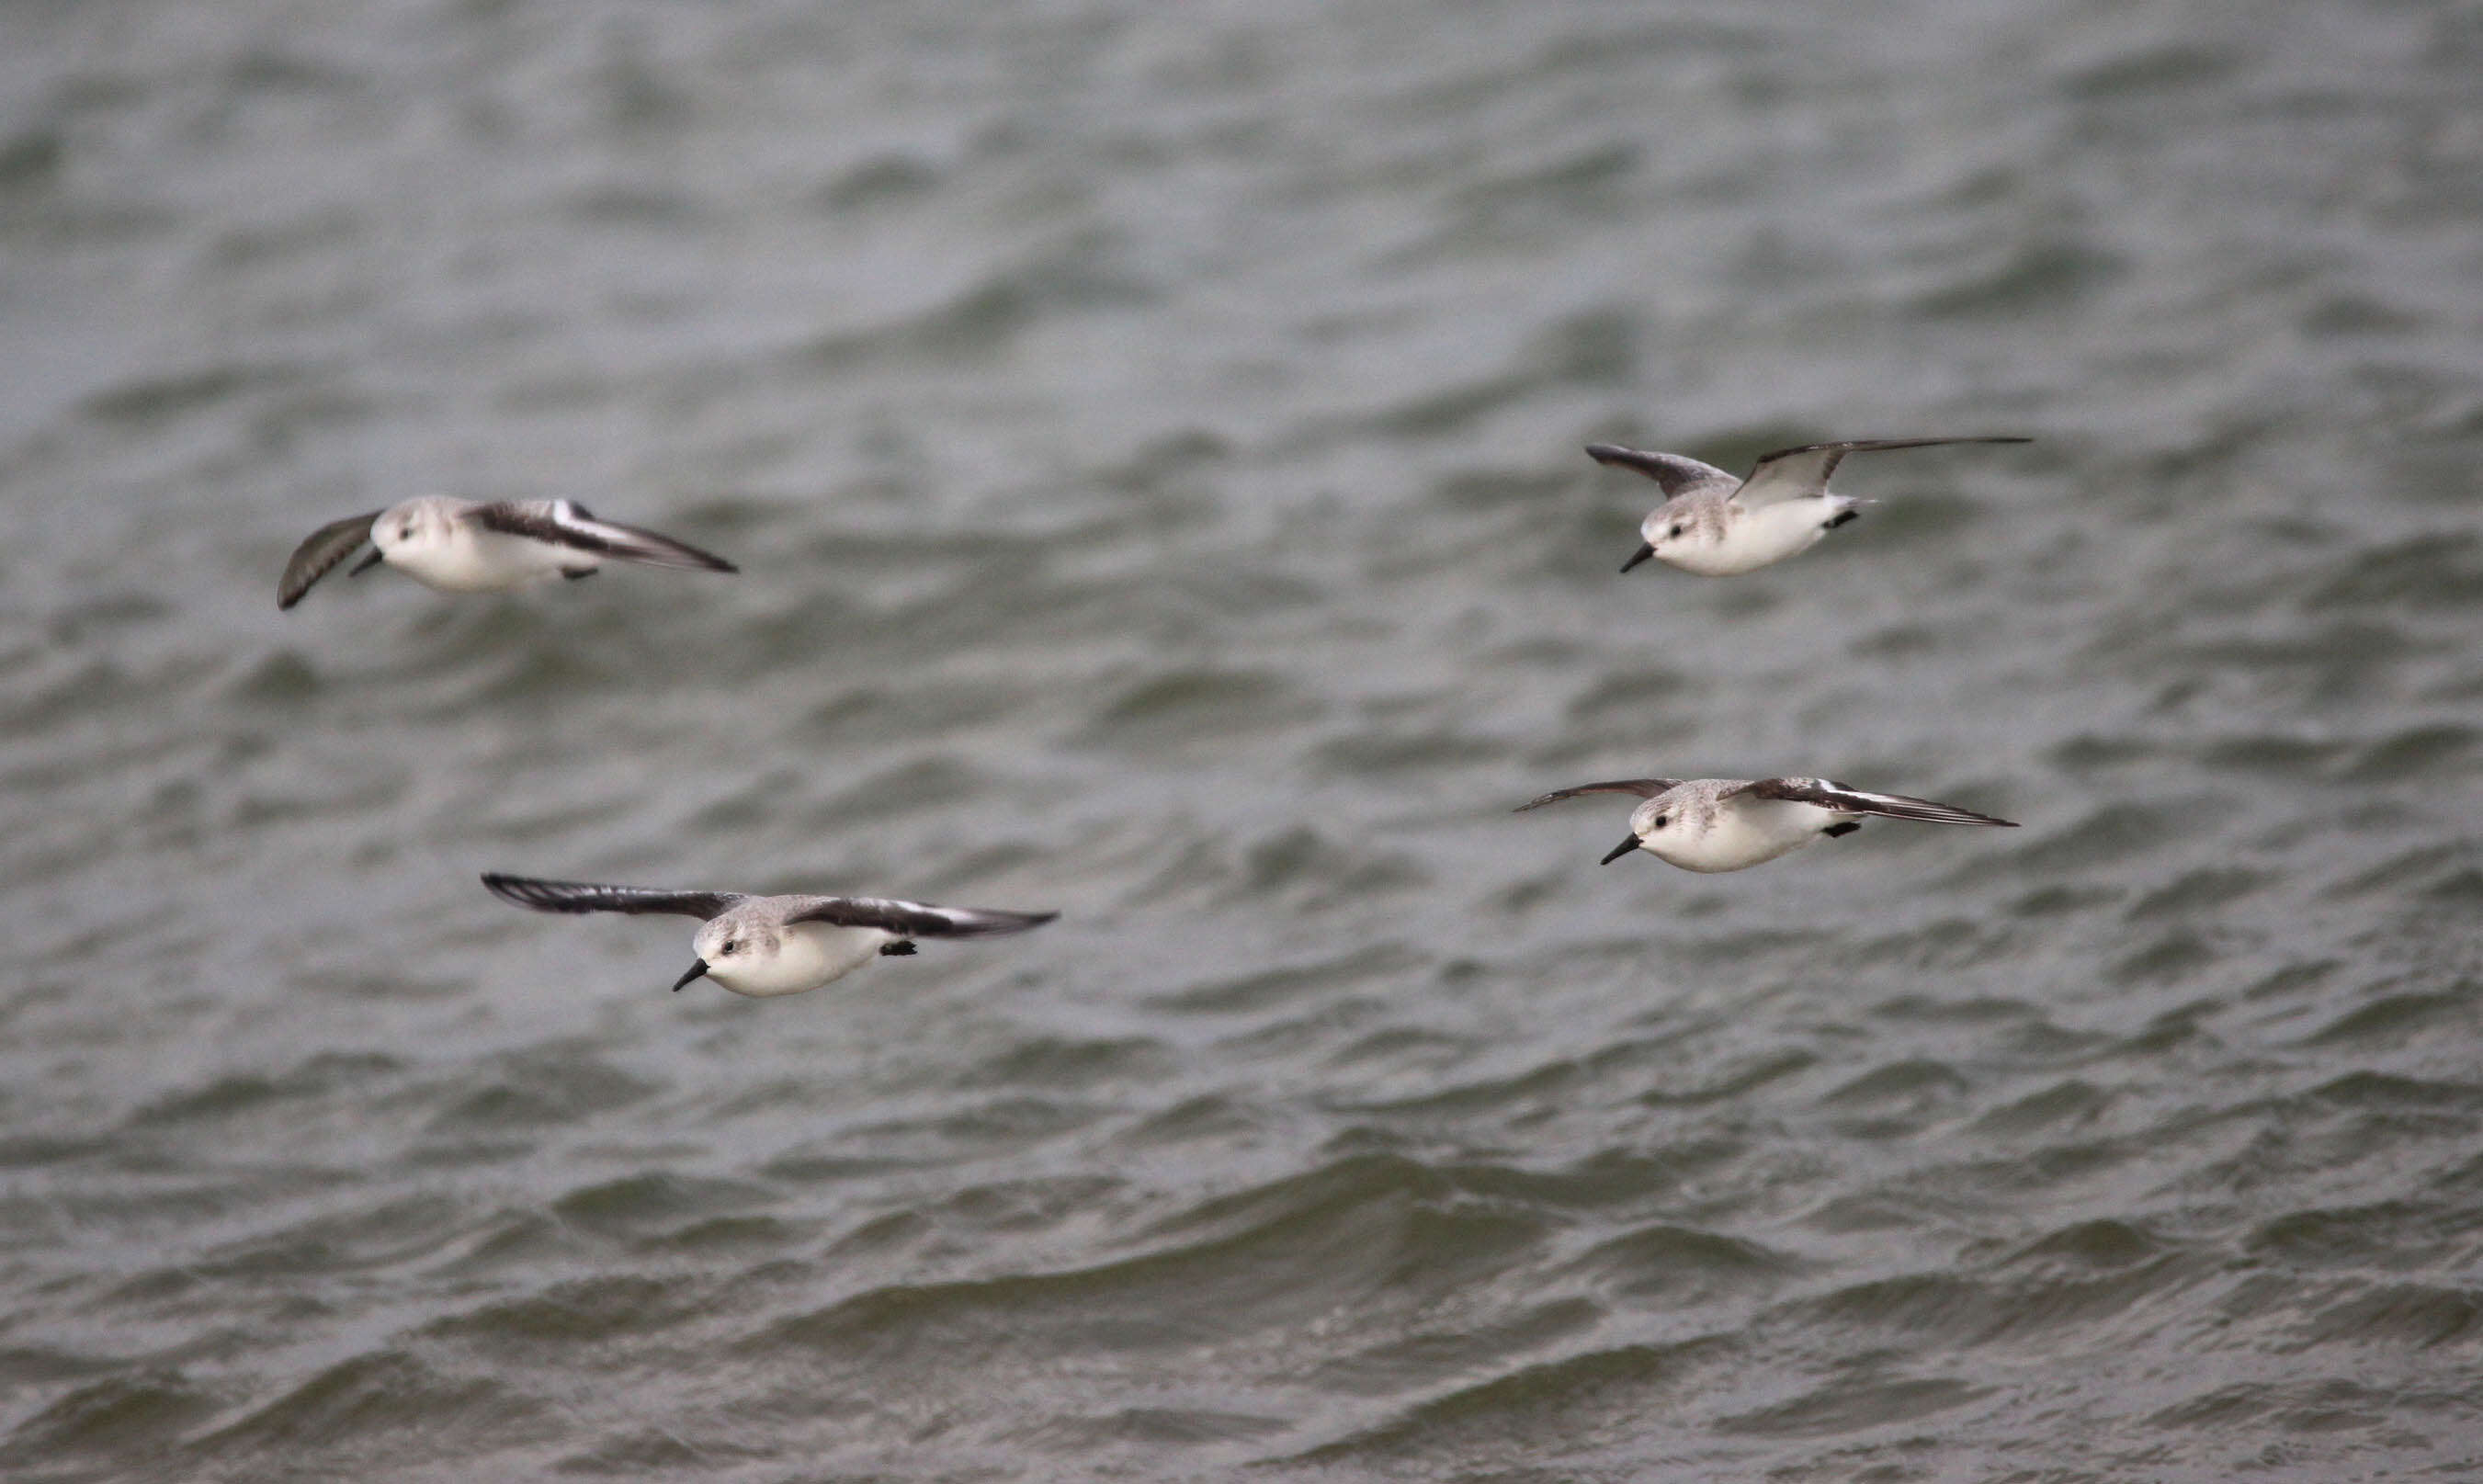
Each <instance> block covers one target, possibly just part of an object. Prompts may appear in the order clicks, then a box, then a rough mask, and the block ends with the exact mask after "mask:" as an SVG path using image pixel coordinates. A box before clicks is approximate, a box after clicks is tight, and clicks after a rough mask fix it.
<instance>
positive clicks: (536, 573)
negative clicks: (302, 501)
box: [276, 494, 740, 608]
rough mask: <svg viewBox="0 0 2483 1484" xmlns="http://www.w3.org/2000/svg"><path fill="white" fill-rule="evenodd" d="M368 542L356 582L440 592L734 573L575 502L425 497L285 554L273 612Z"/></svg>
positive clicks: (340, 526)
mask: <svg viewBox="0 0 2483 1484" xmlns="http://www.w3.org/2000/svg"><path fill="white" fill-rule="evenodd" d="M365 541H368V542H369V543H371V545H372V546H373V547H374V548H375V549H373V550H372V552H371V554H370V555H368V556H366V557H364V558H362V560H361V561H360V562H359V563H358V564H356V565H355V567H354V568H353V570H352V571H350V572H349V573H347V575H349V576H355V577H359V576H360V575H361V574H362V573H364V572H366V571H369V570H371V569H372V568H374V567H377V566H379V565H380V564H381V563H383V562H385V563H387V565H388V566H390V567H393V568H396V569H397V570H400V571H403V572H404V573H405V574H406V575H407V576H409V577H412V578H414V580H415V581H416V582H419V583H421V584H422V585H423V586H425V587H429V588H436V589H438V590H439V591H441V592H442V593H497V592H501V591H503V590H505V589H508V588H515V587H523V586H524V585H525V584H527V583H529V582H540V581H544V580H546V579H548V578H552V577H571V578H576V577H587V576H592V575H593V574H594V573H595V571H596V570H597V569H598V568H600V567H601V566H602V565H603V563H604V562H605V561H606V560H607V559H608V560H612V561H620V562H639V563H644V564H645V565H647V566H649V567H674V568H681V569H683V570H690V571H709V572H731V571H739V570H740V569H739V568H737V567H735V566H734V565H733V564H732V563H731V562H728V561H726V560H725V559H724V558H722V557H720V556H713V555H710V554H709V553H708V552H705V551H701V550H700V549H698V548H697V547H696V546H693V545H690V544H688V543H685V542H678V541H675V540H673V539H672V538H671V537H669V536H658V535H656V534H655V533H654V532H653V531H642V530H640V529H639V528H638V527H636V526H634V525H622V524H620V523H619V522H617V521H612V520H599V519H597V518H596V517H595V516H594V515H593V514H592V513H591V512H589V511H588V510H587V508H586V507H585V506H583V505H580V504H578V503H577V502H576V501H574V500H491V501H484V500H461V499H458V498H456V497H455V496H453V495H446V494H426V495H420V496H417V497H416V498H414V499H411V500H407V501H404V502H403V503H401V504H397V505H391V506H389V507H388V508H387V509H386V510H376V511H372V512H371V513H369V514H368V515H361V516H348V517H345V518H344V519H342V520H333V521H330V522H329V523H328V524H326V525H323V526H321V527H320V528H319V529H317V530H315V531H313V532H311V533H310V537H309V539H308V540H307V541H305V542H304V543H302V544H301V545H299V546H296V547H294V548H293V555H292V557H291V558H290V559H289V560H288V561H286V562H285V564H284V575H283V576H282V577H280V578H279V579H278V580H277V584H276V606H277V607H279V608H290V607H292V606H293V605H294V604H295V603H298V602H300V601H302V595H303V594H305V593H307V592H309V591H310V585H311V584H312V583H314V582H317V581H318V580H319V579H320V578H322V577H324V576H326V575H327V574H328V573H329V572H330V571H331V570H334V568H335V567H336V566H337V565H338V564H339V563H341V562H343V561H344V560H345V558H347V557H349V556H352V555H353V554H354V553H355V552H356V551H357V550H359V549H360V547H361V544H362V543H363V542H365Z"/></svg>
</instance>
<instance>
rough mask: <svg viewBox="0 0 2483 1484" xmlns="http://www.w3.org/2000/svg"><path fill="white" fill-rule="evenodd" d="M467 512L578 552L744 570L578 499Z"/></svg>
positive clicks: (484, 522) (511, 532) (478, 520)
mask: <svg viewBox="0 0 2483 1484" xmlns="http://www.w3.org/2000/svg"><path fill="white" fill-rule="evenodd" d="M564 506H566V508H567V514H568V515H570V516H572V517H575V518H574V519H563V518H562V513H563V511H562V508H563V507H564ZM467 517H468V518H469V519H471V520H473V521H474V523H475V524H477V525H479V526H481V527H482V528H483V529H485V530H487V531H496V532H498V533H500V534H501V535H503V536H523V537H527V538H529V539H531V540H534V541H540V542H548V543H551V544H553V545H558V546H568V547H571V548H573V549H574V550H578V551H592V552H596V553H598V554H599V555H602V556H612V557H619V558H620V559H621V560H623V561H625V562H646V563H649V564H652V565H654V566H656V567H680V568H689V569H693V570H701V571H713V572H733V571H739V570H741V569H739V568H737V567H735V566H734V565H733V564H732V563H731V562H728V561H726V560H725V559H724V558H722V557H720V556H716V555H714V554H713V553H711V552H707V551H701V550H700V549H699V548H698V547H696V546H693V545H691V544H690V543H687V542H680V541H675V540H673V539H672V538H671V537H669V536H659V535H657V534H655V533H654V532H653V531H650V530H645V529H642V528H641V527H638V526H634V525H623V524H622V523H621V522H620V521H618V520H601V519H598V518H596V516H595V514H594V512H592V511H590V510H588V509H587V508H586V507H585V506H583V505H580V504H578V503H576V502H575V501H574V500H570V501H562V500H526V501H522V502H521V501H515V500H494V501H493V502H491V503H490V504H487V505H478V506H476V507H474V509H473V510H472V511H470V512H468V513H467Z"/></svg>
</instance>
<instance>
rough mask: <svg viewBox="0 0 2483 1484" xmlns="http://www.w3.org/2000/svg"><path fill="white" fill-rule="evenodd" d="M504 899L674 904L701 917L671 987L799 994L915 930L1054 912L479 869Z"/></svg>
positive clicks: (985, 934) (1025, 924) (925, 933)
mask: <svg viewBox="0 0 2483 1484" xmlns="http://www.w3.org/2000/svg"><path fill="white" fill-rule="evenodd" d="M483 885H484V886H485V887H486V888H490V890H491V892H492V894H493V895H494V896H496V897H498V898H500V899H501V900H502V901H504V902H515V903H516V904H518V905H519V906H520V907H531V908H533V909H534V910H535V911H537V912H569V913H584V912H627V913H680V914H683V915H686V916H691V917H703V918H705V919H707V920H706V925H705V926H703V927H701V928H700V929H699V930H698V937H697V939H696V946H697V949H698V959H697V962H695V963H693V964H691V965H690V967H689V972H687V973H685V974H683V975H681V978H679V979H677V980H675V981H673V988H674V989H675V990H676V991H678V990H680V989H681V987H682V986H684V985H686V984H688V983H689V982H690V981H691V980H693V979H697V978H702V977H704V978H708V979H712V980H714V981H715V982H716V983H718V984H720V985H723V986H724V987H725V988H726V989H728V990H731V991H732V992H733V993H734V994H748V995H751V996H752V997H754V998H761V999H763V998H766V997H768V996H770V995H776V994H801V993H802V992H803V991H805V990H815V989H817V988H818V987H819V986H821V985H823V984H827V983H829V982H830V981H832V980H837V979H841V978H843V977H844V976H845V975H847V974H849V973H852V972H853V971H854V970H855V969H857V968H860V967H863V966H864V965H865V964H868V963H869V962H870V961H871V960H872V959H874V958H877V957H880V956H882V955H886V956H888V957H891V958H899V957H902V956H904V955H906V954H909V953H912V952H913V951H914V940H916V939H918V938H998V937H1001V935H1003V934H1008V933H1023V932H1025V931H1026V930H1027V929H1028V928H1037V927H1041V926H1043V924H1045V923H1047V922H1050V921H1051V920H1052V919H1053V918H1055V917H1056V916H1058V915H1060V914H1058V913H1052V912H1043V913H1024V912H987V911H984V910H983V909H981V908H976V907H934V906H932V905H931V904H929V903H927V902H900V901H895V900H893V899H890V898H887V897H876V896H746V895H744V894H742V893H741V892H738V891H662V890H651V889H649V888H643V887H599V886H595V885H593V884H591V883H588V882H582V881H538V880H535V879H534V878H532V877H527V876H507V875H503V874H501V873H500V872H498V871H486V872H484V874H483Z"/></svg>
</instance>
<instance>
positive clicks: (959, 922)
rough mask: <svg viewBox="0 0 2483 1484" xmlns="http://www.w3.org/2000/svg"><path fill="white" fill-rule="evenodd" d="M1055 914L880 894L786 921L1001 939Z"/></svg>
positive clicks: (830, 903)
mask: <svg viewBox="0 0 2483 1484" xmlns="http://www.w3.org/2000/svg"><path fill="white" fill-rule="evenodd" d="M1059 915H1060V914H1058V913H1056V912H995V911H992V910H990V909H987V908H980V907H935V906H933V905H931V904H930V903H928V902H900V901H896V900H894V899H893V898H890V897H880V896H821V897H813V898H811V899H810V901H809V902H808V904H807V905H805V906H802V907H799V908H796V909H795V910H794V911H793V912H792V913H791V914H788V915H787V917H786V918H785V920H786V921H787V922H788V923H794V922H832V923H834V924H836V925H837V926H839V927H874V928H880V929H883V930H885V931H887V932H891V933H894V934H897V935H898V936H899V937H903V938H997V937H999V936H1001V934H1004V933H1023V932H1025V931H1026V930H1027V929H1028V928H1037V927H1041V926H1043V925H1044V924H1045V923H1047V922H1050V921H1051V920H1052V919H1053V918H1055V917H1057V916H1059Z"/></svg>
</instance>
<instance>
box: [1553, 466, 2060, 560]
mask: <svg viewBox="0 0 2483 1484" xmlns="http://www.w3.org/2000/svg"><path fill="white" fill-rule="evenodd" d="M2033 441H2034V439H2032V438H2022V437H1966V438H1863V439H1859V440H1857V441H1854V442H1847V443H1805V444H1803V445H1802V447H1800V448H1779V449H1777V450H1776V451H1775V453H1772V454H1761V455H1760V456H1759V462H1758V463H1756V464H1752V465H1750V477H1749V478H1748V479H1735V478H1734V477H1733V476H1732V475H1730V474H1727V473H1725V472H1724V471H1723V470H1722V469H1720V468H1718V467H1716V465H1714V464H1701V463H1699V462H1698V461H1697V460H1695V459H1685V458H1683V457H1682V456H1681V455H1679V454H1659V453H1653V452H1650V451H1647V450H1644V449H1638V448H1623V447H1621V446H1620V445H1619V444H1617V443H1589V444H1588V445H1587V457H1589V458H1590V459H1592V460H1594V461H1595V462H1596V463H1597V464H1619V465H1621V466H1622V467H1624V468H1632V469H1636V470H1638V471H1639V472H1640V473H1642V474H1643V475H1645V476H1646V477H1647V478H1649V479H1652V480H1654V481H1655V482H1656V483H1657V484H1658V485H1661V486H1663V487H1664V503H1663V504H1661V505H1658V506H1657V507H1656V508H1655V509H1654V510H1652V511H1649V512H1648V513H1647V517H1646V519H1644V520H1643V521H1641V522H1640V523H1639V528H1638V530H1639V535H1640V536H1641V537H1642V538H1643V542H1642V544H1641V545H1640V546H1639V548H1638V550H1637V551H1635V552H1633V553H1632V554H1631V556H1630V559H1629V560H1628V561H1626V562H1623V563H1622V564H1621V570H1623V571H1628V570H1630V569H1631V568H1633V567H1636V566H1637V565H1638V564H1640V563H1641V562H1643V561H1645V560H1646V559H1647V558H1648V557H1653V558H1655V559H1656V560H1657V561H1659V562H1664V563H1667V564H1669V565H1670V566H1673V567H1678V568H1680V569H1681V570H1683V571H1686V572H1696V573H1698V574H1699V575H1700V576H1702V577H1730V576H1732V575H1733V574H1734V573H1736V572H1747V571H1755V570H1758V569H1759V568H1762V567H1765V566H1767V565H1768V564H1769V563H1771V562H1781V561H1783V560H1784V559H1785V558H1787V557H1789V556H1792V555H1793V554H1794V553H1795V552H1798V551H1805V550H1808V549H1809V548H1810V546H1811V544H1812V543H1815V542H1817V541H1818V540H1819V539H1820V538H1821V537H1822V536H1825V535H1827V534H1828V533H1829V531H1832V530H1834V529H1835V528H1836V527H1838V526H1840V525H1843V524H1844V523H1845V522H1846V521H1848V520H1852V519H1854V518H1856V515H1857V514H1858V513H1857V511H1856V508H1855V507H1856V506H1858V505H1860V504H1861V503H1862V502H1861V501H1859V500H1856V499H1852V498H1850V497H1848V496H1846V495H1842V494H1830V493H1829V492H1828V476H1829V475H1830V474H1833V473H1835V472H1836V465H1837V464H1839V463H1840V462H1841V461H1843V459H1844V458H1845V456H1846V455H1847V454H1861V453H1876V452H1878V451H1880V450H1882V449H1885V448H1936V447H1938V446H1940V445H1941V444H1944V443H2031V442H2033Z"/></svg>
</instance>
